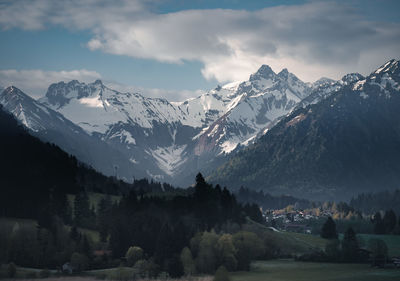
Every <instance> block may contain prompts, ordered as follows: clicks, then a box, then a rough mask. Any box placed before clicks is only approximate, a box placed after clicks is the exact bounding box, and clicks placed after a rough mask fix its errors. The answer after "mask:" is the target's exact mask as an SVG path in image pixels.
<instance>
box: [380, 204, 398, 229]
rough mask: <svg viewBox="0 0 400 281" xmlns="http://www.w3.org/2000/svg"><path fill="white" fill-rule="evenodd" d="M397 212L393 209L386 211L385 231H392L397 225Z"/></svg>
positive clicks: (384, 219)
mask: <svg viewBox="0 0 400 281" xmlns="http://www.w3.org/2000/svg"><path fill="white" fill-rule="evenodd" d="M396 221H397V218H396V214H395V213H394V212H393V210H389V211H386V212H385V215H384V217H383V224H384V226H385V233H388V234H389V233H392V232H393V231H394V229H395V227H396Z"/></svg>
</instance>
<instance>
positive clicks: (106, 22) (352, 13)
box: [0, 0, 400, 100]
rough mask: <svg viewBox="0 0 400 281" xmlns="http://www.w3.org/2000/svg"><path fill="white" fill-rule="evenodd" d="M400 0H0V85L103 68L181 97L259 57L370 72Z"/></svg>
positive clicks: (135, 86)
mask: <svg viewBox="0 0 400 281" xmlns="http://www.w3.org/2000/svg"><path fill="white" fill-rule="evenodd" d="M399 10H400V1H395V0H382V1H372V0H358V1H357V0H354V1H344V0H343V1H272V0H270V1H268V0H267V1H255V0H248V1H239V0H222V1H215V0H204V1H201V0H193V1H183V0H165V1H161V0H158V1H157V0H154V1H152V0H134V1H125V0H118V1H108V2H107V1H102V0H99V1H94V0H87V1H84V0H81V1H78V0H71V1H51V0H30V1H28V0H14V1H1V2H0V28H1V29H0V30H1V31H0V38H1V44H0V62H1V63H0V85H1V86H3V87H5V86H8V85H11V84H14V85H15V86H17V87H20V88H22V89H23V90H24V91H26V92H28V93H29V94H31V95H32V96H34V97H39V96H41V95H43V94H44V93H45V90H46V88H47V86H48V85H49V84H50V83H53V82H57V81H59V80H70V79H78V80H82V81H85V82H90V81H94V80H95V79H97V78H101V79H102V80H103V81H105V82H106V84H107V83H108V84H109V85H110V86H112V87H114V88H117V89H119V90H121V91H123V90H126V91H128V90H129V91H137V92H141V93H143V94H144V95H148V96H162V97H166V98H167V99H170V100H182V99H185V98H189V97H192V96H195V95H197V94H199V93H200V92H199V90H207V89H211V88H213V87H215V86H216V85H217V84H224V83H227V82H231V81H236V80H245V79H246V78H247V77H248V76H249V75H250V74H251V73H252V72H254V71H256V70H257V68H258V67H259V66H261V65H262V64H269V65H271V66H272V68H273V69H274V70H275V71H280V70H281V69H282V68H285V67H287V68H288V69H289V71H291V72H293V73H295V74H296V75H297V76H299V77H300V78H301V79H303V80H305V81H314V80H316V79H318V78H319V77H322V76H328V77H331V78H334V79H339V78H340V77H341V76H342V75H344V74H346V73H348V72H360V73H362V74H367V73H368V72H370V71H372V70H373V69H374V68H375V67H377V66H379V65H380V64H383V63H384V62H385V61H386V60H388V59H390V58H396V59H399V56H400V52H399V50H400V16H399V15H398V11H399Z"/></svg>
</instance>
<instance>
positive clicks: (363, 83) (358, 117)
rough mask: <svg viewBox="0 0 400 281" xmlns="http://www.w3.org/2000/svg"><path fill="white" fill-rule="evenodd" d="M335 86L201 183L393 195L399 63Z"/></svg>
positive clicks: (398, 152) (397, 177) (399, 136)
mask: <svg viewBox="0 0 400 281" xmlns="http://www.w3.org/2000/svg"><path fill="white" fill-rule="evenodd" d="M335 83H337V84H340V85H341V87H340V88H339V89H338V90H335V91H333V92H331V93H330V94H327V95H326V96H325V97H324V96H323V92H320V94H321V97H323V98H322V99H320V100H319V101H317V102H312V103H310V104H308V105H305V106H298V107H296V108H295V109H294V110H293V111H292V112H291V113H290V114H288V115H287V116H285V117H283V118H282V119H281V120H280V121H279V122H277V124H275V126H274V127H273V128H271V129H270V130H269V131H268V132H267V133H266V134H265V135H264V136H262V137H261V138H259V139H258V140H257V141H256V142H255V143H254V144H253V145H250V146H249V147H248V148H247V149H245V150H241V151H240V152H239V153H236V154H235V155H233V156H232V157H231V158H230V159H229V161H227V162H226V163H224V164H223V165H221V166H220V167H217V168H215V169H214V171H213V173H210V176H209V180H210V181H212V182H214V183H219V184H224V185H227V186H229V187H231V188H239V187H240V186H247V187H249V188H256V189H263V190H265V191H268V192H271V193H275V194H290V195H293V196H297V197H307V198H313V199H315V200H332V199H334V200H344V199H345V198H350V197H351V196H354V195H355V194H357V193H361V192H371V191H377V190H383V189H396V188H398V183H399V181H400V163H399V161H398V159H399V157H400V118H399V108H400V61H396V60H391V61H388V62H387V63H385V64H384V65H382V66H381V67H379V68H378V69H377V70H376V71H374V72H372V73H371V74H370V75H368V76H367V77H365V78H364V77H362V76H361V75H359V74H350V75H346V76H344V78H343V79H342V80H341V81H338V82H335ZM335 83H329V85H328V86H329V87H333V86H334V84H335ZM320 86H321V85H320ZM333 88H335V87H333Z"/></svg>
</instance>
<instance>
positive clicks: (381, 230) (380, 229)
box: [373, 212, 385, 234]
mask: <svg viewBox="0 0 400 281" xmlns="http://www.w3.org/2000/svg"><path fill="white" fill-rule="evenodd" d="M373 223H374V233H375V234H385V224H384V223H383V220H382V217H381V213H379V212H377V213H376V214H375V216H374V218H373Z"/></svg>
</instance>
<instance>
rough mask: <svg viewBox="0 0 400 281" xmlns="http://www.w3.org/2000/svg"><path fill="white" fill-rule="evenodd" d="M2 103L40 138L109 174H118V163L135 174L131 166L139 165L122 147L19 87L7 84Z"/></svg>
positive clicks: (125, 173) (122, 169)
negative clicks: (116, 147)
mask: <svg viewBox="0 0 400 281" xmlns="http://www.w3.org/2000/svg"><path fill="white" fill-rule="evenodd" d="M0 104H1V105H3V107H4V109H5V110H6V111H8V112H10V113H12V114H13V115H14V116H15V118H16V119H18V120H19V121H20V122H21V123H22V124H23V125H24V126H25V127H27V128H28V129H30V130H31V132H32V134H33V135H35V136H37V137H39V138H40V139H42V140H44V141H47V142H51V143H56V144H57V145H59V146H60V147H61V148H62V149H64V150H65V151H67V152H68V153H70V154H72V155H75V156H76V157H78V158H79V160H81V161H82V162H85V163H87V164H89V165H91V166H93V167H94V168H96V169H97V170H99V171H102V172H103V173H105V174H106V175H114V174H115V168H114V167H115V166H118V167H120V169H119V173H120V175H123V176H127V177H129V179H130V178H131V177H132V170H135V171H136V172H137V173H138V175H137V176H142V177H143V176H145V173H144V172H142V173H141V174H140V169H138V168H135V167H134V165H133V164H132V163H130V162H129V160H128V159H126V158H125V157H124V155H122V154H121V153H120V152H119V151H117V150H116V149H114V148H112V147H111V146H109V145H107V144H106V143H104V142H102V141H99V140H98V139H97V138H95V137H92V136H90V135H88V134H87V133H86V132H85V131H84V130H83V129H82V128H81V127H79V126H77V125H75V124H74V123H72V122H71V121H70V120H68V119H66V118H65V117H64V116H63V115H62V114H60V113H58V112H56V111H53V110H52V109H50V108H48V107H46V106H45V105H43V104H41V103H39V102H38V101H35V100H34V99H32V98H31V97H30V96H28V95H26V94H25V93H23V92H22V91H21V90H19V89H18V88H16V87H13V86H11V87H8V88H7V89H5V90H4V91H3V92H2V93H0Z"/></svg>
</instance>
